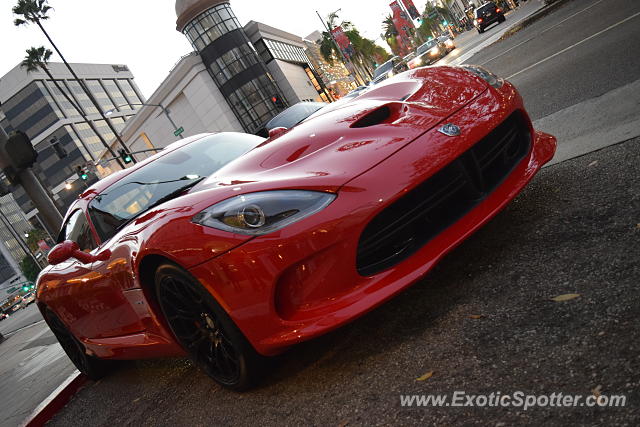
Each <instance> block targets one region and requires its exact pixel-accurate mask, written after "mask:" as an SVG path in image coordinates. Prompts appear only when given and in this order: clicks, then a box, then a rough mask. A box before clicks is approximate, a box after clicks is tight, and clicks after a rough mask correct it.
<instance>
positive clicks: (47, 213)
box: [0, 126, 62, 235]
mask: <svg viewBox="0 0 640 427" xmlns="http://www.w3.org/2000/svg"><path fill="white" fill-rule="evenodd" d="M25 136H26V135H25ZM8 143H9V137H8V135H7V133H6V132H5V131H4V129H3V128H2V127H1V126H0V168H2V169H3V170H5V169H9V168H13V169H14V170H15V175H14V177H13V178H12V179H15V180H16V181H18V182H19V183H20V184H21V185H22V187H23V188H24V191H25V192H26V193H27V195H28V196H29V197H30V198H31V201H32V202H33V204H34V206H35V207H36V209H38V212H39V213H40V215H42V219H43V220H44V223H45V225H46V227H47V229H48V231H49V232H50V234H52V235H56V234H57V233H58V230H60V226H61V225H62V215H60V211H58V207H57V206H56V205H55V203H53V200H51V198H50V197H49V195H48V194H47V191H46V190H45V189H44V187H43V186H42V184H41V183H40V181H39V180H38V178H37V177H36V175H35V174H34V173H33V170H32V169H31V166H32V165H33V161H35V155H34V156H33V161H31V164H29V165H20V164H15V162H14V159H12V158H11V156H10V155H8V154H7V144H8ZM28 143H29V144H31V141H28ZM21 148H24V147H21ZM31 150H33V146H31ZM33 153H35V150H33ZM20 154H22V153H20ZM36 154H37V153H36ZM25 166H26V167H25ZM5 173H6V172H5ZM7 175H9V176H10V175H11V174H7Z"/></svg>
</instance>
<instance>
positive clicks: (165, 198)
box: [136, 176, 206, 216]
mask: <svg viewBox="0 0 640 427" xmlns="http://www.w3.org/2000/svg"><path fill="white" fill-rule="evenodd" d="M205 178H206V177H205V176H201V177H199V178H197V179H195V180H193V181H191V182H190V183H188V184H186V185H183V186H182V187H178V188H176V189H175V190H173V191H172V192H171V193H169V194H167V195H165V196H162V197H160V198H159V199H158V200H156V201H155V202H153V203H151V204H150V205H149V206H147V208H146V209H144V210H143V211H141V212H139V213H138V215H140V214H141V213H143V212H146V211H148V210H149V209H153V208H155V207H156V206H158V205H161V204H163V203H164V202H168V201H169V200H171V199H175V198H176V197H178V196H179V195H181V194H182V193H184V192H185V191H187V190H188V189H190V188H192V187H195V185H196V184H198V183H199V182H200V181H202V180H203V179H205ZM136 216H137V215H136Z"/></svg>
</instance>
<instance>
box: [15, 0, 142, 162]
mask: <svg viewBox="0 0 640 427" xmlns="http://www.w3.org/2000/svg"><path fill="white" fill-rule="evenodd" d="M51 9H52V7H51V6H49V5H48V4H47V0H18V2H17V4H16V5H15V6H14V7H13V9H12V11H13V14H14V15H17V16H19V17H20V18H16V19H15V20H14V21H13V23H14V25H15V26H17V27H19V26H21V25H29V24H36V25H37V26H38V27H39V28H40V30H41V31H42V33H43V34H44V36H45V37H46V38H47V40H49V43H51V46H52V47H53V49H54V50H55V51H56V53H57V54H58V56H60V58H61V59H62V62H64V65H66V67H67V69H68V70H69V72H70V73H71V75H72V76H73V78H74V80H76V81H77V82H78V84H79V85H80V87H81V88H82V89H83V90H84V91H85V93H86V94H87V97H88V98H89V100H91V102H92V103H93V105H94V106H95V107H96V110H98V112H99V113H100V115H101V116H102V119H103V120H104V121H105V122H106V123H107V125H108V126H109V129H111V132H113V134H114V135H115V136H116V138H117V139H118V142H120V145H122V147H123V148H124V149H125V151H126V152H129V149H128V148H127V146H126V144H125V143H124V141H123V140H122V138H121V137H120V134H119V133H118V131H117V130H116V129H115V127H114V126H113V123H111V120H109V118H108V117H107V116H105V114H104V112H103V111H102V108H101V107H100V105H99V104H98V101H96V99H95V98H94V96H93V94H92V93H91V91H90V90H89V89H88V88H87V87H86V86H85V84H84V82H83V81H82V80H80V79H79V78H78V76H77V74H76V73H75V71H74V70H73V68H71V66H70V65H69V63H68V62H67V60H66V59H65V57H64V56H63V55H62V52H60V49H58V46H56V44H55V43H54V42H53V40H52V39H51V36H50V35H49V33H47V31H46V30H45V28H44V26H43V25H42V21H45V20H47V19H49V15H48V12H49V11H50V10H51ZM110 151H111V150H110ZM114 157H116V161H117V162H118V164H119V165H120V167H122V168H123V169H124V165H123V164H122V163H121V162H120V160H119V159H118V158H117V156H114ZM134 163H135V160H134Z"/></svg>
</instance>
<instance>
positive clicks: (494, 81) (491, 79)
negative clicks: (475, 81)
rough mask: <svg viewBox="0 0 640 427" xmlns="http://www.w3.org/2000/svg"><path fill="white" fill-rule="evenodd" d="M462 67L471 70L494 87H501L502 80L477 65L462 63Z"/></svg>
mask: <svg viewBox="0 0 640 427" xmlns="http://www.w3.org/2000/svg"><path fill="white" fill-rule="evenodd" d="M462 68H464V69H465V70H467V71H469V72H472V73H473V74H475V75H476V76H478V77H480V78H481V79H482V80H484V81H486V82H487V83H489V84H490V85H491V86H493V87H495V88H499V87H502V84H503V83H504V80H502V79H501V78H499V77H498V76H496V75H495V74H493V73H492V72H491V71H489V70H487V69H486V68H483V67H481V66H479V65H463V66H462Z"/></svg>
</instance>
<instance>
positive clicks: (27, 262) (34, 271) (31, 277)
mask: <svg viewBox="0 0 640 427" xmlns="http://www.w3.org/2000/svg"><path fill="white" fill-rule="evenodd" d="M20 270H22V274H23V275H24V277H25V278H26V279H27V280H28V281H30V282H35V281H36V279H37V278H38V273H40V267H38V265H37V264H36V262H35V261H34V260H33V258H31V257H30V256H29V255H27V256H25V257H24V258H22V261H20Z"/></svg>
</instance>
